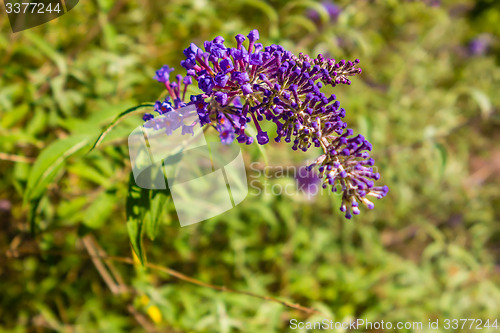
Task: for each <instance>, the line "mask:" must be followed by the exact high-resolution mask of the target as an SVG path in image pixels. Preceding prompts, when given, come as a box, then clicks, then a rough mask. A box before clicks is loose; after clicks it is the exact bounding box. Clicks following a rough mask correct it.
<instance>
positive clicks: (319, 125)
mask: <svg viewBox="0 0 500 333" xmlns="http://www.w3.org/2000/svg"><path fill="white" fill-rule="evenodd" d="M323 6H324V7H325V9H326V10H327V11H328V12H329V14H330V17H331V19H332V20H334V19H336V18H337V16H338V14H339V13H340V9H339V7H338V6H336V5H335V4H333V3H332V2H324V3H323ZM235 39H236V44H237V45H236V47H227V46H225V45H224V44H223V43H224V39H223V38H222V37H216V38H214V39H213V41H206V42H204V43H203V46H204V51H203V49H201V48H199V47H198V46H196V45H194V44H191V45H190V46H189V47H188V48H187V49H185V50H184V55H185V57H186V58H185V59H184V60H182V62H181V65H182V67H183V68H185V69H186V70H187V75H188V76H186V77H184V78H183V77H181V76H178V77H177V79H176V81H175V82H170V73H171V72H172V69H171V68H170V67H168V66H164V67H162V68H161V69H160V70H158V71H157V73H156V75H155V79H156V80H158V81H160V82H164V83H165V87H166V89H167V91H168V94H169V96H170V97H169V98H167V99H165V100H164V101H158V102H157V103H156V104H155V111H157V112H158V113H159V114H160V115H163V116H173V117H175V116H176V115H177V113H176V112H173V110H175V109H178V108H180V107H183V106H185V105H188V104H189V105H194V106H195V107H196V112H197V114H198V116H199V119H200V125H201V126H204V125H212V126H213V127H215V128H216V129H217V131H218V132H219V136H220V140H221V142H222V143H224V144H230V143H232V142H233V141H234V139H235V138H237V141H238V142H239V143H241V144H243V143H245V144H252V142H253V141H254V138H253V137H250V136H248V135H247V134H245V130H246V126H247V124H248V123H249V122H252V120H253V123H254V125H255V127H256V129H257V133H258V134H257V136H256V140H257V142H258V143H259V144H261V145H264V144H267V143H269V136H268V133H267V132H265V131H263V130H262V129H261V126H260V124H259V123H260V122H263V121H271V122H273V123H274V124H275V125H276V128H277V131H276V135H275V136H274V135H273V137H275V141H276V142H283V141H284V142H287V143H292V149H293V150H297V151H307V150H308V149H309V148H311V147H313V148H314V149H320V150H322V153H321V155H320V157H318V158H317V159H316V161H315V162H314V163H313V164H311V165H309V166H308V170H309V171H310V172H311V173H314V175H316V176H317V178H318V182H319V184H320V185H321V186H322V187H323V188H326V187H331V190H332V192H337V193H340V195H341V196H342V205H341V211H342V212H344V214H345V217H346V218H348V219H350V218H352V216H353V215H354V216H355V215H358V214H360V209H359V207H360V205H361V204H363V205H364V206H366V207H367V208H368V209H373V208H374V204H373V202H372V201H370V200H368V199H367V198H369V197H374V198H376V199H381V198H383V197H384V196H386V195H387V193H388V188H387V186H375V183H374V182H375V181H377V180H379V179H380V174H379V173H378V172H377V170H376V169H375V168H374V163H375V162H374V160H373V159H372V158H370V151H371V150H372V145H371V143H370V142H368V141H367V140H366V138H365V137H364V136H362V135H356V136H354V131H353V130H351V129H349V128H347V123H346V122H345V121H344V117H345V116H346V110H345V109H344V108H341V107H340V102H339V101H337V100H336V96H335V95H326V94H325V92H326V91H327V90H329V89H325V86H328V85H329V86H331V87H335V86H336V85H338V84H345V85H350V84H351V80H352V77H353V76H355V75H359V74H360V73H361V69H360V68H359V67H357V66H358V64H359V60H358V59H355V60H350V61H349V60H340V61H336V60H335V59H329V58H327V57H326V56H324V55H321V54H320V55H318V56H317V57H315V58H311V57H309V56H308V55H305V54H302V53H301V54H299V55H298V56H297V55H294V54H292V53H291V52H289V51H286V50H285V49H284V48H283V47H282V46H281V45H274V44H273V45H268V46H263V45H262V44H261V43H256V41H257V40H258V39H259V32H258V31H257V30H252V31H251V32H250V33H249V34H248V47H247V48H245V47H243V43H244V42H245V40H246V38H245V36H243V35H241V34H238V35H236V37H235ZM481 46H482V45H479V44H478V45H471V53H481V52H482V50H481ZM193 80H196V81H197V83H198V88H199V89H200V90H201V91H202V92H203V93H202V94H199V95H193V96H190V98H189V101H188V102H184V98H185V94H186V89H187V86H188V85H189V84H191V83H192V82H193ZM328 88H329V87H328ZM322 90H325V91H322ZM327 96H329V97H327ZM163 116H162V117H157V118H154V117H153V116H152V115H150V114H147V115H144V120H145V121H146V124H145V126H148V127H151V128H155V129H165V130H166V131H167V132H168V131H171V130H172V128H173V127H175V126H180V125H178V124H177V123H176V122H175V121H169V122H168V123H167V121H166V120H164V119H163ZM172 119H174V118H172ZM174 120H175V119H174ZM182 130H183V132H185V133H191V132H190V130H191V129H190V128H187V127H186V128H185V127H182ZM315 168H317V169H316V170H315Z"/></svg>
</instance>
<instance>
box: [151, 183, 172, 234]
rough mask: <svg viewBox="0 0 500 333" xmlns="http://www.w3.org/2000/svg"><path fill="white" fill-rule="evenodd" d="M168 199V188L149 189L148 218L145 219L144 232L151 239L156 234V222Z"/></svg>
mask: <svg viewBox="0 0 500 333" xmlns="http://www.w3.org/2000/svg"><path fill="white" fill-rule="evenodd" d="M169 200H170V192H169V191H168V190H167V191H165V190H159V191H151V202H150V210H149V214H148V215H149V216H148V217H149V218H148V219H147V220H146V233H147V235H148V237H149V238H150V239H151V240H154V239H155V238H156V236H157V234H158V222H159V221H160V219H161V218H162V217H163V216H164V214H163V212H164V209H165V206H166V204H167V202H168V201H169Z"/></svg>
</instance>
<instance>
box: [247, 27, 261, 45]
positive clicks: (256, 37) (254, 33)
mask: <svg viewBox="0 0 500 333" xmlns="http://www.w3.org/2000/svg"><path fill="white" fill-rule="evenodd" d="M247 37H248V40H249V41H250V42H251V43H252V42H255V41H257V40H259V31H258V30H257V29H254V30H252V31H250V33H249V34H248V36H247Z"/></svg>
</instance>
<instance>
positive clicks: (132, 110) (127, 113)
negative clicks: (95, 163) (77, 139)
mask: <svg viewBox="0 0 500 333" xmlns="http://www.w3.org/2000/svg"><path fill="white" fill-rule="evenodd" d="M150 107H154V104H141V105H137V106H134V107H132V108H130V109H127V110H125V111H123V112H122V113H120V114H119V115H118V116H117V117H116V118H115V120H113V121H112V122H111V124H109V125H108V126H106V128H105V129H104V131H103V132H102V133H101V134H100V135H99V137H98V138H97V140H96V142H95V143H94V145H93V146H92V148H90V151H92V150H94V149H95V148H97V146H98V145H100V144H101V142H102V140H104V137H105V136H106V135H107V134H108V133H109V132H110V131H111V130H112V129H113V128H114V127H115V126H116V125H118V123H120V121H122V120H123V119H125V118H127V117H129V116H131V115H134V114H137V113H140V112H142V110H140V109H142V108H150Z"/></svg>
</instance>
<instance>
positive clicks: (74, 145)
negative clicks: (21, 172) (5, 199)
mask: <svg viewBox="0 0 500 333" xmlns="http://www.w3.org/2000/svg"><path fill="white" fill-rule="evenodd" d="M88 142H89V138H88V137H86V136H73V137H69V138H66V139H63V140H59V141H56V142H53V143H52V144H51V145H49V146H48V147H47V148H45V149H44V150H43V151H42V152H41V153H40V155H39V156H38V158H37V160H36V162H35V164H34V165H33V168H32V169H31V172H30V175H29V177H28V183H27V185H26V191H25V192H24V198H23V202H24V204H25V205H26V204H28V203H29V204H28V206H29V212H28V219H29V222H30V229H31V233H34V232H35V226H36V217H37V209H38V205H39V203H40V200H41V198H42V196H43V195H44V194H45V191H46V190H47V186H48V185H49V184H50V183H51V182H52V181H53V180H54V178H55V177H56V175H57V174H59V172H60V171H61V170H62V169H63V167H64V162H65V161H66V159H68V158H69V157H70V156H71V155H73V154H75V153H76V152H78V151H79V150H80V149H82V148H83V147H85V145H87V144H88Z"/></svg>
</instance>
